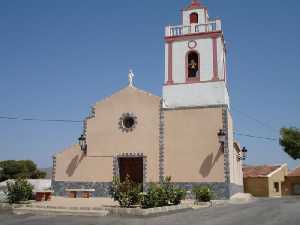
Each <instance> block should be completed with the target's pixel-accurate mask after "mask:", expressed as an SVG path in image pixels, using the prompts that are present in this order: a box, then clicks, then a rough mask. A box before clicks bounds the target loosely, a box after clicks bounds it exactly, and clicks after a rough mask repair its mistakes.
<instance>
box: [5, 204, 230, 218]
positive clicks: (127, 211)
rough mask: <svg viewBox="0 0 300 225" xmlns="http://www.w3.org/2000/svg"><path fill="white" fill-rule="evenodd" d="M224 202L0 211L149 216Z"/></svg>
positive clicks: (34, 207) (25, 206) (27, 207)
mask: <svg viewBox="0 0 300 225" xmlns="http://www.w3.org/2000/svg"><path fill="white" fill-rule="evenodd" d="M224 204H225V202H223V201H222V202H220V201H212V202H200V203H197V204H181V205H174V206H164V207H157V208H150V209H142V208H119V207H108V206H103V207H74V206H73V207H63V206H51V205H32V204H18V205H17V204H15V205H10V204H8V203H2V204H1V203H0V209H11V210H12V212H13V213H14V214H17V215H24V214H37V215H73V216H96V217H102V216H107V215H114V216H151V215H158V214H166V213H175V212H179V211H185V210H197V209H201V208H210V207H217V206H220V205H224Z"/></svg>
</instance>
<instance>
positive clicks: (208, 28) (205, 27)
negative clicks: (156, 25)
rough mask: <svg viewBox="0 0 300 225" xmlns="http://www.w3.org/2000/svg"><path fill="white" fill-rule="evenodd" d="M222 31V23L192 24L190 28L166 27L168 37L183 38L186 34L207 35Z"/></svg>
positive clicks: (181, 26) (216, 21)
mask: <svg viewBox="0 0 300 225" xmlns="http://www.w3.org/2000/svg"><path fill="white" fill-rule="evenodd" d="M220 30H221V21H220V20H215V21H210V22H208V23H207V24H191V25H189V26H185V25H179V26H168V27H166V37H173V36H181V35H186V34H195V33H205V32H213V31H220Z"/></svg>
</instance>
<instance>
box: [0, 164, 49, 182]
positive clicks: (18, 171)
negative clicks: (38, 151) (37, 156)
mask: <svg viewBox="0 0 300 225" xmlns="http://www.w3.org/2000/svg"><path fill="white" fill-rule="evenodd" d="M0 167H1V168H2V170H1V171H0V182H1V181H5V180H8V179H17V178H24V179H42V178H45V177H46V173H45V172H42V171H40V170H38V169H37V166H36V164H35V163H34V162H33V161H31V160H20V161H16V160H7V161H1V162H0Z"/></svg>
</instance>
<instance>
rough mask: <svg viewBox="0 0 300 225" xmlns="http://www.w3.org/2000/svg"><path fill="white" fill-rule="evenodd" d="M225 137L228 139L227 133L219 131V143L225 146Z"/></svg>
mask: <svg viewBox="0 0 300 225" xmlns="http://www.w3.org/2000/svg"><path fill="white" fill-rule="evenodd" d="M225 137H226V133H225V132H224V130H223V129H221V130H219V132H218V138H219V143H220V144H222V145H224V143H225Z"/></svg>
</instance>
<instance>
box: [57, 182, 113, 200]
mask: <svg viewBox="0 0 300 225" xmlns="http://www.w3.org/2000/svg"><path fill="white" fill-rule="evenodd" d="M110 187H111V182H65V181H52V188H53V190H54V195H56V196H68V193H67V192H66V191H65V189H95V192H93V193H92V197H108V196H109V189H110Z"/></svg>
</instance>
